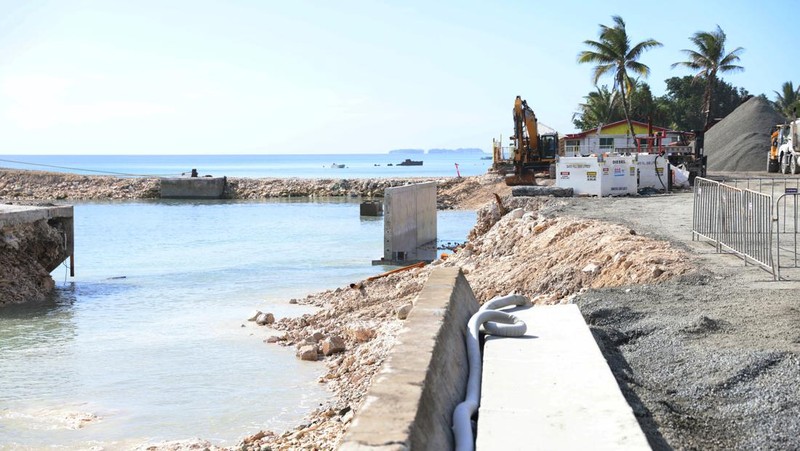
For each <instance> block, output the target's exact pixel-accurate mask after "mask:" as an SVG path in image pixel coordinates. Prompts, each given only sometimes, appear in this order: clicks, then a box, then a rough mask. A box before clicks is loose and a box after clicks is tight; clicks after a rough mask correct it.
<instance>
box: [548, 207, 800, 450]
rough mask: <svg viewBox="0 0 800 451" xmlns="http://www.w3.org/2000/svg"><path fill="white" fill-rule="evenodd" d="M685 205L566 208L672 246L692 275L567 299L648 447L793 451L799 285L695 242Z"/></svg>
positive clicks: (799, 366)
mask: <svg viewBox="0 0 800 451" xmlns="http://www.w3.org/2000/svg"><path fill="white" fill-rule="evenodd" d="M691 208H692V202H691V194H688V193H687V194H679V195H669V196H654V197H639V198H615V199H572V200H571V201H570V202H569V203H568V205H566V206H565V207H564V208H563V209H562V211H561V212H560V213H559V214H564V215H576V216H581V217H589V218H595V219H601V220H604V221H609V222H617V223H622V224H624V225H626V226H628V227H631V228H632V229H633V230H635V231H636V232H637V233H638V234H640V235H645V236H651V237H654V238H658V239H663V240H667V241H670V242H672V243H673V245H675V246H677V247H682V248H683V249H685V250H686V251H687V253H689V255H691V256H692V260H693V262H694V263H695V264H696V267H697V268H700V269H698V270H696V271H692V272H690V273H687V274H684V275H682V276H679V277H677V278H675V279H672V280H670V281H667V282H663V283H660V284H657V285H631V286H627V287H619V288H605V289H590V290H588V291H585V292H583V293H581V294H579V295H578V296H577V297H576V298H575V302H576V303H577V304H578V305H579V306H580V308H581V311H582V312H583V314H584V317H585V318H586V320H587V323H589V324H590V326H591V328H592V331H593V333H594V334H595V337H596V338H597V340H598V342H599V343H601V346H602V347H603V348H604V353H605V354H606V358H607V359H608V360H609V363H610V365H611V367H612V370H613V372H614V374H615V376H616V377H617V381H618V382H619V384H620V387H621V388H622V390H623V392H624V393H625V395H626V397H627V399H628V401H629V402H630V404H631V406H632V407H633V409H634V411H635V413H636V415H637V417H638V418H639V422H640V424H641V425H642V427H643V429H644V430H645V433H646V434H647V436H648V439H649V440H650V444H651V445H652V446H653V448H654V449H673V448H674V449H798V448H800V384H798V382H800V359H799V358H798V355H799V353H800V327H798V326H800V296H798V295H797V293H798V288H800V283H798V282H795V281H791V282H773V281H772V276H771V275H770V274H768V273H766V272H765V271H763V270H761V269H757V268H755V267H753V266H749V267H745V266H744V263H743V262H742V260H741V259H739V258H737V257H734V256H732V255H727V254H716V253H715V252H714V248H713V247H712V246H710V245H709V244H706V243H702V242H692V241H691ZM795 280H797V278H796V277H795Z"/></svg>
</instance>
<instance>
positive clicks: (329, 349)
mask: <svg viewBox="0 0 800 451" xmlns="http://www.w3.org/2000/svg"><path fill="white" fill-rule="evenodd" d="M344 350H345V344H344V340H342V338H341V337H339V336H336V335H331V336H330V337H328V338H326V339H325V340H323V341H322V354H323V355H326V356H329V355H332V354H336V353H339V352H344Z"/></svg>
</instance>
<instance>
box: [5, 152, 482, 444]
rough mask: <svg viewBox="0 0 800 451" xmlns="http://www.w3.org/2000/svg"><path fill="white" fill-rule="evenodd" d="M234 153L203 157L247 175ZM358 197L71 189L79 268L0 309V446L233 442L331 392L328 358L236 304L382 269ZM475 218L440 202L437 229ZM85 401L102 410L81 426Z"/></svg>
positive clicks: (444, 231)
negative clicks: (238, 198)
mask: <svg viewBox="0 0 800 451" xmlns="http://www.w3.org/2000/svg"><path fill="white" fill-rule="evenodd" d="M30 158H31V157H26V159H30ZM165 158H166V157H165ZM306 158H308V157H306ZM315 158H316V157H315ZM319 158H326V160H325V161H330V160H332V158H331V157H329V156H326V157H319ZM360 158H363V157H360ZM76 161H78V162H81V161H82V162H83V163H87V161H90V160H76ZM137 161H140V162H141V161H143V160H138V158H137ZM204 161H207V162H208V161H210V160H204ZM338 161H341V162H345V161H346V160H344V159H341V158H340V159H339V160H338ZM478 161H480V160H478ZM427 163H428V161H427V160H426V164H427ZM175 164H178V163H175ZM239 165H244V163H242V162H235V163H230V164H227V165H226V164H223V163H222V162H220V163H219V165H218V166H213V165H210V164H209V165H208V167H212V168H214V172H216V171H217V168H233V167H237V168H240V170H241V171H242V172H240V173H238V174H236V175H246V174H247V173H248V172H247V170H246V169H247V168H244V167H241V166H239ZM198 166H200V167H201V168H202V167H203V166H201V165H198ZM134 167H135V165H134V163H124V164H123V163H118V164H110V163H109V164H108V166H107V168H108V169H123V172H127V171H131V172H134V171H133V168H134ZM170 168H171V166H153V167H151V168H150V169H152V171H146V172H163V171H167V172H168V171H169V170H170ZM140 169H145V168H140ZM137 171H138V169H137ZM251 171H252V172H250V175H253V176H256V175H259V176H261V175H277V174H267V173H264V172H259V171H257V170H253V169H251ZM309 171H310V170H309ZM201 172H202V171H201ZM222 172H223V173H227V175H234V174H235V172H234V171H233V170H232V169H229V170H228V171H222ZM310 173H311V172H308V173H302V171H301V172H294V173H290V174H283V175H287V176H290V175H295V176H301V175H303V174H306V175H308V174H310ZM337 173H339V174H342V172H337ZM441 175H444V174H441ZM358 210H359V206H358V202H357V200H351V199H339V200H330V201H323V202H307V201H302V200H291V201H287V200H271V201H260V202H231V201H203V202H196V201H147V202H143V201H138V202H93V203H78V204H76V205H75V233H76V236H75V243H76V244H75V253H76V258H75V271H76V277H75V278H74V279H72V278H68V277H67V269H66V268H65V267H61V268H59V269H56V270H55V271H54V272H53V276H54V278H55V279H56V281H57V284H58V291H57V294H56V296H55V298H54V299H53V301H52V302H50V303H48V304H47V305H39V306H23V307H14V308H6V309H0V381H2V383H0V448H2V449H42V448H48V449H87V448H90V447H93V446H100V447H106V448H107V449H125V448H130V447H133V446H136V445H140V444H142V443H144V442H153V441H159V440H173V439H184V438H191V437H203V438H206V439H209V440H212V441H213V442H214V443H216V444H221V445H233V444H235V443H236V441H237V440H239V439H241V438H242V437H244V436H246V435H248V434H252V433H254V432H256V431H258V430H260V429H265V428H266V429H274V430H283V429H285V428H287V427H291V426H293V425H294V424H296V423H297V422H299V421H300V420H301V418H302V417H303V415H305V414H306V413H307V412H308V411H309V410H311V409H312V408H314V407H316V406H317V405H318V403H320V402H322V401H323V400H324V399H326V397H327V396H328V394H327V392H326V391H325V389H324V387H322V386H320V384H318V383H317V379H318V377H319V376H321V375H322V374H323V372H324V369H325V368H324V365H322V364H315V363H309V362H302V361H299V360H298V359H296V358H295V356H294V349H293V348H283V347H280V346H276V345H267V344H265V343H263V340H264V339H265V337H266V336H267V334H268V332H267V330H266V329H265V328H263V327H262V328H259V327H255V326H254V325H253V323H249V322H247V321H245V319H246V318H247V317H248V315H249V314H250V312H251V311H253V310H254V309H260V310H262V311H271V312H273V313H275V314H276V316H277V317H283V316H287V315H297V314H301V313H304V312H306V310H303V308H301V307H298V306H294V305H289V304H288V300H289V299H291V298H293V297H302V296H305V295H306V294H308V293H311V292H316V291H320V290H325V289H332V288H336V287H344V286H346V285H347V284H349V283H350V282H353V281H357V280H361V279H363V278H365V277H367V276H370V275H374V274H376V273H379V272H381V271H383V270H385V269H389V268H384V267H374V266H371V264H370V261H371V260H372V259H376V258H379V257H380V256H381V255H382V234H383V222H382V218H362V217H359V213H358ZM474 221H475V213H474V212H468V211H442V212H439V218H438V228H439V230H438V231H439V234H438V236H439V240H440V241H442V242H447V241H463V240H464V239H465V237H466V234H467V232H468V230H469V229H470V228H471V227H472V225H473V224H474ZM242 325H244V327H242ZM89 414H93V415H97V416H98V417H99V418H98V419H97V420H94V421H91V422H88V423H86V424H85V425H83V427H78V426H79V425H80V421H79V420H80V419H81V418H85V417H86V416H87V415H89Z"/></svg>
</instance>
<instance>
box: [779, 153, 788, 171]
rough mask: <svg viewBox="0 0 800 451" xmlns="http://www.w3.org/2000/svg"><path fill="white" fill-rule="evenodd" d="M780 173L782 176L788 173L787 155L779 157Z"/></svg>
mask: <svg viewBox="0 0 800 451" xmlns="http://www.w3.org/2000/svg"><path fill="white" fill-rule="evenodd" d="M781 172H782V173H784V174H788V173H789V155H783V156H781Z"/></svg>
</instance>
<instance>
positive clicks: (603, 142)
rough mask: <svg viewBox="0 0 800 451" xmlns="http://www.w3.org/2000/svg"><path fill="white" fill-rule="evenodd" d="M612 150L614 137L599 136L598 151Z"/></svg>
mask: <svg viewBox="0 0 800 451" xmlns="http://www.w3.org/2000/svg"><path fill="white" fill-rule="evenodd" d="M608 150H614V138H600V151H601V152H603V151H608Z"/></svg>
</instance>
